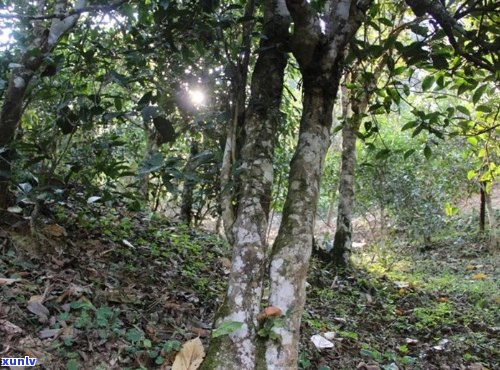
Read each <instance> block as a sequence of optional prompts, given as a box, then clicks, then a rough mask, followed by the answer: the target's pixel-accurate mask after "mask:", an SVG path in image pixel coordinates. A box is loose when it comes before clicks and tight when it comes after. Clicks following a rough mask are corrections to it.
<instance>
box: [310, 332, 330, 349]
mask: <svg viewBox="0 0 500 370" xmlns="http://www.w3.org/2000/svg"><path fill="white" fill-rule="evenodd" d="M311 342H313V344H314V346H315V347H316V348H317V349H325V348H333V347H335V344H333V343H332V342H330V341H329V340H328V339H326V338H324V337H323V336H321V335H319V334H315V335H313V336H312V337H311Z"/></svg>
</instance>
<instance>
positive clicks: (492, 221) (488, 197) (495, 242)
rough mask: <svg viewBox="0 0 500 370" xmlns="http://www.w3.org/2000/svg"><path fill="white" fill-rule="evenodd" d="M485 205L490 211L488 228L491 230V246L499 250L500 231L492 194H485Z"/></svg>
mask: <svg viewBox="0 0 500 370" xmlns="http://www.w3.org/2000/svg"><path fill="white" fill-rule="evenodd" d="M490 191H491V190H490ZM485 203H486V209H487V211H488V226H489V228H490V238H491V246H492V247H493V248H498V247H499V245H500V241H499V240H498V229H497V225H496V220H495V210H494V209H493V203H492V202H491V193H486V194H485Z"/></svg>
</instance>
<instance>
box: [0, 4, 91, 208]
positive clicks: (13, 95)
mask: <svg viewBox="0 0 500 370" xmlns="http://www.w3.org/2000/svg"><path fill="white" fill-rule="evenodd" d="M44 6H45V2H44V1H38V11H39V12H40V13H41V12H42V11H43V10H44ZM67 6H68V4H67V1H65V0H58V1H57V2H56V4H55V6H54V11H55V13H57V14H63V13H64V12H65V11H66V9H67ZM84 6H85V1H79V2H78V4H77V6H76V7H75V8H76V9H78V8H81V7H84ZM77 20H78V14H74V15H71V16H68V17H66V18H63V19H58V18H54V19H53V20H52V21H51V23H50V27H47V28H46V27H44V26H43V24H42V22H41V21H37V22H36V23H35V27H34V29H33V35H32V37H33V41H32V42H31V44H30V45H29V46H28V48H27V50H26V52H25V53H24V54H23V56H22V58H21V63H20V64H19V65H17V66H16V67H15V68H13V69H12V73H11V76H10V79H9V84H8V87H7V90H6V92H5V97H4V101H3V105H2V109H1V111H0V149H2V150H0V209H5V208H7V207H8V205H9V183H10V176H11V169H12V168H11V157H12V153H11V148H10V146H11V144H12V142H13V140H14V137H15V134H16V131H17V128H18V126H19V122H20V120H21V116H22V112H23V103H24V100H25V95H26V90H27V88H28V85H29V83H30V82H31V80H32V78H33V76H34V75H35V74H36V73H37V71H38V70H39V68H40V66H41V65H42V63H43V60H44V58H46V57H47V54H49V53H50V52H51V51H52V50H53V49H54V47H55V46H56V45H57V42H58V41H59V39H60V38H61V36H62V35H64V34H65V33H66V32H67V31H68V30H70V29H71V28H73V27H74V25H75V24H76V22H77Z"/></svg>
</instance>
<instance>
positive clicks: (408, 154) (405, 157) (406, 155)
mask: <svg viewBox="0 0 500 370" xmlns="http://www.w3.org/2000/svg"><path fill="white" fill-rule="evenodd" d="M413 153H415V149H408V150H407V151H406V152H405V154H404V155H403V157H404V159H407V158H408V157H409V156H410V155H412V154H413Z"/></svg>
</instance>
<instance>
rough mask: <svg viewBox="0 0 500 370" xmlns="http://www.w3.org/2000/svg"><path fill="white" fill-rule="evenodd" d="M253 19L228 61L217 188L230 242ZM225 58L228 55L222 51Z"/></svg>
mask: <svg viewBox="0 0 500 370" xmlns="http://www.w3.org/2000/svg"><path fill="white" fill-rule="evenodd" d="M254 12H255V1H254V0H249V1H248V3H247V5H246V8H245V17H246V18H251V17H253V14H254ZM252 29H253V22H252V21H246V22H245V24H244V26H243V34H242V45H241V49H242V50H243V52H242V53H241V59H238V60H237V61H236V63H235V64H234V63H233V64H231V69H232V78H231V84H232V101H233V106H232V115H231V121H230V122H229V124H228V128H227V136H226V144H225V147H224V153H223V156H222V167H221V176H220V185H221V186H220V190H221V195H220V197H221V202H220V204H221V217H222V222H223V226H224V232H225V235H226V238H227V240H228V241H229V243H230V244H233V241H234V236H233V234H232V228H233V224H234V222H235V219H236V212H235V211H236V209H237V207H236V206H235V204H236V203H237V193H238V187H237V183H236V181H235V178H234V176H233V172H234V171H233V170H234V168H235V166H236V164H237V162H238V160H239V159H240V152H241V147H242V146H243V142H244V130H243V126H244V123H245V103H246V97H247V94H246V88H247V80H248V65H249V62H250V49H251V41H252V38H251V34H252ZM226 56H227V57H228V58H229V55H226Z"/></svg>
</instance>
